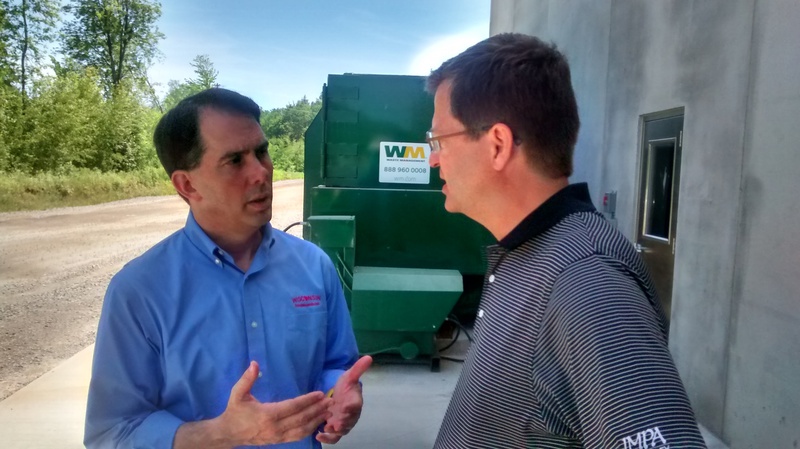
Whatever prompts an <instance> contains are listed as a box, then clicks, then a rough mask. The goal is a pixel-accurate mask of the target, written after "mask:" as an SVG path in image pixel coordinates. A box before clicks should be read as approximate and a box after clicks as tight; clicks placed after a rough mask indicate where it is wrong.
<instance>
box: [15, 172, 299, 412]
mask: <svg viewBox="0 0 800 449" xmlns="http://www.w3.org/2000/svg"><path fill="white" fill-rule="evenodd" d="M188 210H189V208H188V206H187V205H186V204H185V203H184V202H183V201H182V200H181V199H180V198H178V197H177V196H168V197H147V198H134V199H130V200H124V201H116V202H112V203H106V204H100V205H96V206H84V207H70V208H60V209H50V210H46V211H35V212H11V213H0V400H2V399H4V398H6V397H7V396H9V395H11V394H13V393H14V392H15V391H17V390H19V389H20V388H22V387H23V386H25V385H27V384H28V383H29V382H31V381H33V380H34V379H36V378H37V377H39V376H41V375H42V374H44V373H46V372H47V371H49V370H51V369H53V368H54V367H56V366H57V365H58V364H59V363H61V362H62V361H64V360H66V359H67V358H69V357H71V356H72V355H74V354H76V353H77V352H78V351H80V350H81V349H83V348H85V347H86V346H88V345H90V344H92V342H93V341H94V337H95V331H96V328H97V319H98V318H99V316H100V307H101V305H102V301H103V294H104V293H105V288H106V286H107V285H108V281H109V280H110V279H111V276H113V275H114V273H116V272H117V271H119V269H120V268H122V266H123V265H124V264H125V263H126V262H127V261H129V260H130V259H132V258H134V257H136V256H138V255H139V254H141V253H142V252H144V251H145V250H147V249H148V248H149V247H151V246H152V245H153V244H155V243H156V242H158V241H159V240H161V239H163V238H164V237H166V236H168V235H170V234H171V233H173V232H175V231H176V230H178V229H180V228H181V227H182V226H183V224H184V222H185V221H186V214H187V212H188ZM302 214H303V182H302V180H292V181H280V182H276V183H275V188H274V200H273V217H274V218H273V220H272V225H273V227H275V228H277V229H284V228H285V227H286V226H288V225H289V224H291V223H293V222H296V221H300V220H301V219H302ZM300 232H301V230H300V227H299V226H296V227H294V228H292V230H291V233H292V234H295V235H299V234H300Z"/></svg>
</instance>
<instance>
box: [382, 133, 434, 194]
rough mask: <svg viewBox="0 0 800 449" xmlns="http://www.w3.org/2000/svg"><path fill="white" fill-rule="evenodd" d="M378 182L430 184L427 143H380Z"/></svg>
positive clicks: (428, 148) (428, 147)
mask: <svg viewBox="0 0 800 449" xmlns="http://www.w3.org/2000/svg"><path fill="white" fill-rule="evenodd" d="M380 145H381V146H380V149H379V150H378V152H379V153H380V166H379V167H378V168H379V173H380V175H378V182H381V183H399V184H430V182H431V167H430V166H429V165H428V155H429V154H430V152H431V148H430V146H428V144H427V143H415V142H381V144H380Z"/></svg>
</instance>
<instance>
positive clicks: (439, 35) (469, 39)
mask: <svg viewBox="0 0 800 449" xmlns="http://www.w3.org/2000/svg"><path fill="white" fill-rule="evenodd" d="M490 3H491V0H228V1H219V0H162V1H161V8H162V15H161V18H160V20H159V22H158V28H159V30H160V31H161V32H162V33H163V34H164V35H165V39H163V40H162V41H161V42H160V43H159V49H160V50H161V52H162V53H163V55H162V57H161V59H160V60H159V61H157V62H156V63H155V64H154V65H153V66H152V67H151V68H150V70H149V75H150V79H151V80H152V81H154V82H155V83H158V87H157V89H159V91H160V92H161V93H162V95H163V94H164V93H165V91H166V86H167V83H168V82H169V81H170V80H178V81H184V80H185V79H189V78H192V77H193V76H194V71H193V68H192V67H191V65H190V63H191V62H192V59H194V57H195V56H197V55H200V54H205V55H208V56H209V57H210V59H211V61H212V62H213V63H214V68H215V69H216V70H218V71H219V75H218V77H217V82H218V83H219V84H220V85H221V86H222V87H225V88H229V89H232V90H236V91H238V92H240V93H242V94H244V95H247V96H249V97H251V98H253V100H255V101H256V103H258V104H259V105H260V106H261V108H262V109H274V108H279V107H283V106H286V105H287V104H290V103H294V102H295V101H297V100H300V99H301V98H303V97H304V96H305V97H306V98H308V99H309V100H313V99H315V98H317V97H318V96H319V94H320V92H322V85H323V84H324V83H326V82H327V77H328V74H342V73H369V74H395V75H427V74H429V73H430V71H431V70H432V69H435V68H436V67H438V66H439V65H440V64H441V63H442V62H444V61H445V60H446V59H448V58H450V57H452V56H455V55H457V54H458V53H460V52H461V51H463V50H465V49H466V48H467V47H469V46H470V45H472V44H475V43H477V42H479V41H481V40H483V39H485V38H487V37H489V10H490Z"/></svg>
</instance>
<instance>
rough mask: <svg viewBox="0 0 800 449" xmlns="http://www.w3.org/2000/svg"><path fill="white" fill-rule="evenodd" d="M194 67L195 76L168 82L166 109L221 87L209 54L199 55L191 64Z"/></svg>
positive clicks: (165, 99) (165, 100)
mask: <svg viewBox="0 0 800 449" xmlns="http://www.w3.org/2000/svg"><path fill="white" fill-rule="evenodd" d="M190 65H191V66H192V67H194V73H195V78H192V79H187V80H184V81H183V82H180V81H176V80H170V81H169V83H167V95H166V97H165V98H164V110H165V111H169V110H170V109H172V108H174V107H175V106H176V105H177V104H178V103H179V102H180V101H181V100H183V99H184V98H186V97H188V96H190V95H194V94H196V93H198V92H201V91H203V90H205V89H210V88H212V87H219V84H218V83H217V75H218V74H219V72H217V70H216V69H215V68H214V63H213V62H211V58H209V57H208V55H197V56H195V57H194V59H193V60H192V62H191V64H190Z"/></svg>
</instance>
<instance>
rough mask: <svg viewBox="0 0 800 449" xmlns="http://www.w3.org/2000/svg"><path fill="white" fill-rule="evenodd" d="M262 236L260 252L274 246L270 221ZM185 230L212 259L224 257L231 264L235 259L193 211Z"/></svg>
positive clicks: (194, 242)
mask: <svg viewBox="0 0 800 449" xmlns="http://www.w3.org/2000/svg"><path fill="white" fill-rule="evenodd" d="M261 231H262V238H261V245H260V246H259V249H258V252H259V253H260V252H261V251H262V250H266V249H268V248H269V247H271V246H272V241H273V235H272V225H270V224H269V223H267V224H265V225H264V226H263V227H262V228H261ZM183 232H184V233H185V234H186V236H187V237H188V238H189V241H191V242H192V244H194V246H196V247H197V248H198V249H199V250H200V251H201V252H202V253H203V254H205V255H206V256H207V257H208V258H209V259H210V260H211V261H215V260H216V259H217V258H219V257H222V258H224V259H226V260H227V261H228V262H230V263H231V264H232V263H233V260H232V259H231V258H230V255H229V254H228V253H226V252H225V251H223V249H222V248H220V247H219V246H218V245H217V244H216V243H214V241H213V240H211V237H209V236H208V234H206V232H205V231H204V230H203V228H201V227H200V225H199V224H198V223H197V220H195V218H194V214H193V213H192V211H189V216H188V217H187V218H186V225H185V226H184V228H183Z"/></svg>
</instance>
